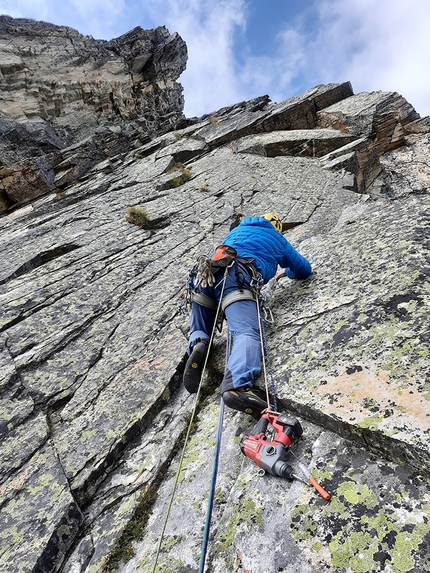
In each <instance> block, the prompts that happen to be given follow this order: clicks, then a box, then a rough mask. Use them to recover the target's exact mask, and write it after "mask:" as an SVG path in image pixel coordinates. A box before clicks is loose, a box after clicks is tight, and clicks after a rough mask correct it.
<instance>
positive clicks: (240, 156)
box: [0, 17, 430, 573]
mask: <svg viewBox="0 0 430 573" xmlns="http://www.w3.org/2000/svg"><path fill="white" fill-rule="evenodd" d="M18 24H19V25H22V26H21V28H20V29H19V30H18V28H19V26H18ZM33 24H34V28H33V27H32V26H33ZM33 24H32V23H31V22H28V21H22V22H20V21H14V20H12V19H8V18H4V17H3V18H2V19H1V26H2V27H1V34H3V36H1V38H0V40H4V38H5V37H6V35H7V34H9V35H10V34H13V33H16V34H24V33H25V34H27V35H29V34H30V31H31V30H33V35H34V37H32V36H31V34H30V35H29V38H28V42H29V43H30V44H32V42H33V41H36V40H35V39H37V38H38V37H39V36H40V34H41V30H46V29H47V28H46V26H48V28H49V29H50V30H51V31H52V45H50V48H49V49H50V50H54V51H55V50H57V51H58V50H60V51H61V50H63V49H64V43H65V42H66V43H67V42H70V41H71V39H73V42H75V44H76V46H80V48H79V49H80V50H81V51H83V53H84V52H85V53H86V54H88V53H91V54H95V55H96V56H97V58H98V61H99V63H100V65H101V66H102V67H101V68H100V69H105V68H106V66H107V68H106V70H107V72H106V73H109V74H116V75H118V74H121V73H122V72H121V70H122V69H123V68H124V67H125V68H126V69H128V70H131V73H132V74H133V76H134V77H135V78H139V82H141V83H140V84H139V85H141V86H143V85H146V87H147V86H148V85H149V84H147V83H146V82H151V81H153V79H154V78H155V77H157V74H158V73H159V71H160V70H162V71H164V72H165V73H166V74H167V76H169V77H171V78H172V79H173V78H174V80H175V81H176V79H177V77H178V75H179V73H180V72H179V68H178V65H179V62H182V63H184V59H183V58H184V48H183V44H182V42H181V41H180V39H179V38H178V37H177V36H176V35H175V34H172V35H170V34H169V33H168V32H167V31H166V30H165V29H163V28H160V29H157V30H156V31H151V32H147V33H146V32H144V31H141V30H139V29H136V30H133V31H132V32H130V33H129V34H126V35H125V36H123V37H122V38H119V39H117V40H112V41H111V42H105V43H97V42H96V41H95V40H93V39H92V38H84V37H82V36H81V35H79V34H78V32H76V31H73V30H71V29H68V28H64V27H55V26H54V27H52V28H51V27H50V26H51V25H48V24H46V25H42V24H40V23H33ZM44 26H45V27H44ZM20 37H21V36H20ZM153 40H154V41H155V40H156V42H155V43H156V47H155V48H154V49H153V51H151V49H152V48H150V46H149V44H151V46H153V47H154V44H153ZM85 50H90V52H86V51H85ZM115 50H116V51H115ZM118 51H121V54H122V56H121V58H119V56H117V55H115V54H117V53H118ZM1 58H2V59H1V61H2V70H4V71H3V72H2V73H3V74H4V75H5V74H6V75H7V74H9V79H11V78H14V80H13V81H14V82H16V89H17V90H18V91H16V92H15V93H20V94H21V96H20V98H17V100H16V102H15V103H14V105H18V106H21V107H22V109H24V108H25V109H26V110H27V111H28V110H30V111H31V110H32V109H35V106H36V103H37V102H35V100H34V97H33V98H32V97H31V93H29V92H27V91H26V90H25V89H24V88H23V85H22V83H20V81H21V80H20V76H19V74H20V73H22V69H23V61H24V58H23V56H22V55H21V54H20V53H18V51H16V50H15V48H13V49H12V48H11V49H10V50H4V49H3V53H2V56H1ZM97 58H96V59H97ZM118 58H119V59H118ZM60 59H61V58H60ZM35 61H36V60H35ZM65 65H66V64H65ZM94 65H95V64H94V62H93V63H91V58H89V59H87V60H86V59H85V58H83V59H79V58H78V59H75V60H74V67H73V69H71V68H70V63H68V64H67V67H66V68H65V69H66V71H67V70H68V73H73V74H78V75H79V74H80V73H82V69H86V66H94ZM80 66H83V68H81V67H80ZM136 81H137V80H136ZM52 89H54V88H52ZM163 89H164V88H163ZM166 89H167V92H169V90H170V89H171V90H172V91H171V92H169V93H170V96H171V99H170V100H169V101H170V104H169V105H172V106H173V108H174V109H175V110H178V108H177V107H176V104H177V103H178V100H177V99H176V100H175V97H177V96H178V92H177V91H175V90H176V88H175V87H174V86H173V85H171V86H170V87H167V88H166ZM19 90H21V91H19ZM54 91H55V90H54ZM167 92H166V98H167V99H169V97H170V96H169V95H167ZM91 93H92V95H91V98H95V97H96V93H95V91H94V90H93V92H91ZM97 93H98V94H99V95H98V96H97V97H100V98H101V99H102V95H101V92H97ZM175 93H176V96H175ZM120 95H121V94H119V93H118V94H116V95H115V97H114V98H113V102H114V103H115V102H116V103H115V105H118V106H119V108H118V109H120V113H119V112H118V113H119V115H118V114H116V115H115V117H113V116H112V109H111V110H110V111H109V109H108V108H106V111H103V109H102V110H101V111H100V118H103V122H104V125H103V127H102V128H101V129H99V130H98V131H97V132H94V133H92V134H91V135H88V134H85V138H82V139H80V140H79V141H70V140H69V139H68V137H69V135H70V134H71V133H73V134H74V135H73V137H75V136H76V137H77V134H78V132H79V129H78V128H77V123H76V115H74V113H72V112H71V111H70V110H69V109H68V107H67V106H66V107H65V108H64V110H63V111H62V112H61V113H59V115H55V113H54V112H53V115H52V116H51V117H52V118H54V119H52V122H51V121H47V120H46V118H43V117H42V121H41V120H39V119H38V120H37V121H35V122H32V121H23V122H22V128H23V130H24V131H22V132H19V130H18V128H17V125H16V122H15V123H13V122H14V121H15V120H13V119H8V121H9V122H11V123H9V124H8V125H9V127H11V126H12V127H11V128H13V129H16V131H15V133H16V137H17V138H18V139H17V141H20V139H19V138H20V137H21V138H22V137H24V136H25V133H30V131H31V133H32V139H31V142H30V143H29V147H28V149H32V150H39V151H40V155H43V154H45V155H46V156H47V157H48V159H49V161H54V160H55V161H54V163H55V168H52V170H51V171H49V169H45V167H43V169H44V170H45V171H43V169H42V171H43V173H45V174H46V180H45V183H46V182H48V183H49V185H48V183H46V184H47V187H45V188H44V193H45V194H44V195H43V197H39V198H36V199H34V196H31V197H33V198H32V199H31V201H30V202H28V203H27V204H26V205H25V206H21V207H18V205H15V207H13V208H11V206H10V203H8V201H10V197H9V196H8V197H9V199H7V197H6V199H5V203H8V208H9V211H7V213H6V214H5V215H4V216H3V217H1V218H0V237H1V252H2V264H1V267H0V398H1V409H0V411H1V425H0V431H1V436H2V441H1V443H0V462H1V463H0V495H1V502H0V503H1V512H0V538H1V546H0V568H1V569H2V570H3V569H4V570H7V571H8V572H11V573H15V572H18V571H19V572H22V571H25V572H27V571H28V572H30V571H37V572H40V573H42V572H48V571H49V572H51V571H52V572H54V571H55V572H59V573H101V572H102V571H113V570H115V569H117V570H119V571H121V573H135V572H137V571H141V572H146V571H148V572H150V571H153V568H154V562H155V556H156V551H157V545H158V543H159V541H160V537H161V534H162V526H163V522H164V519H165V517H166V513H167V510H168V506H169V500H170V496H171V494H172V490H173V487H174V484H175V480H176V479H178V483H177V491H176V492H175V496H174V497H173V501H172V507H171V513H170V516H169V519H168V520H167V521H166V529H165V534H164V536H163V539H161V545H160V549H161V551H160V555H159V563H158V571H160V572H161V571H165V572H172V571H175V572H182V573H185V572H188V573H191V572H196V571H197V570H198V568H199V559H200V554H201V544H202V535H203V528H204V522H205V517H206V513H207V509H206V501H207V495H208V491H209V483H210V476H211V468H212V456H213V450H214V442H215V434H216V427H217V424H218V415H219V404H220V397H219V394H218V387H219V383H220V380H221V378H222V374H223V369H224V356H225V349H224V347H225V342H224V335H225V330H224V332H223V333H217V334H216V336H215V342H214V352H213V355H212V357H211V360H210V362H209V364H208V371H207V373H206V376H205V378H204V380H203V392H204V394H205V398H204V400H203V399H202V400H200V401H199V403H196V404H195V403H194V399H193V396H190V395H189V394H188V393H187V392H186V391H185V389H184V388H183V386H182V384H181V375H182V370H183V367H184V352H185V348H186V343H187V337H188V314H187V312H184V310H186V309H185V307H184V299H183V298H181V296H182V295H183V293H184V291H185V287H186V282H187V276H188V269H189V268H190V267H191V266H192V265H193V263H194V261H195V260H196V258H197V256H198V255H200V254H203V253H208V252H209V251H211V250H212V249H213V247H214V246H216V245H217V244H219V243H221V242H222V240H223V238H224V237H225V235H226V234H227V232H228V231H229V229H230V226H231V225H232V224H233V223H235V222H237V221H238V220H240V218H241V217H242V216H243V215H259V214H261V213H265V212H268V211H273V212H276V213H277V214H278V215H279V216H280V218H281V219H282V221H283V224H284V234H285V236H286V237H287V238H288V240H289V241H290V242H291V243H292V244H293V245H294V246H295V247H297V248H298V249H299V250H300V252H301V253H303V254H304V255H305V256H306V257H308V258H309V260H310V261H311V263H312V265H313V268H314V273H313V275H312V276H311V277H309V279H307V280H305V281H289V280H287V279H284V281H283V282H280V283H278V286H277V287H276V289H275V290H274V293H273V296H272V298H271V301H270V306H271V309H272V312H273V315H274V318H275V322H274V324H267V325H266V336H267V342H268V347H269V353H270V363H271V367H272V369H273V375H274V379H275V382H276V398H277V404H278V407H279V409H281V410H282V411H285V412H287V413H289V414H290V415H294V416H296V417H298V418H299V419H300V421H301V423H302V425H303V427H304V435H303V437H302V438H301V439H300V440H297V441H296V442H295V443H293V447H292V450H293V451H294V453H295V455H296V456H297V459H299V460H302V461H304V462H305V463H306V464H307V465H309V466H310V467H311V469H312V471H313V473H314V475H315V476H316V477H317V478H318V479H319V481H320V482H321V483H322V485H323V486H324V487H325V488H326V489H327V490H328V491H329V492H330V493H331V495H332V500H331V502H330V503H326V502H325V501H324V500H323V499H322V498H320V497H319V496H318V495H317V493H316V492H315V491H314V490H313V489H311V488H309V487H308V486H307V485H305V484H303V483H302V482H301V481H298V480H296V481H294V482H292V483H291V482H288V481H286V480H282V479H281V478H275V477H271V476H267V475H266V476H264V477H258V476H257V475H256V473H257V470H258V468H257V466H256V465H255V464H253V463H252V462H251V461H250V460H249V459H247V458H244V457H243V456H242V454H241V452H240V449H239V446H238V442H239V439H240V437H241V436H242V435H243V434H244V433H247V432H250V431H251V430H252V425H253V422H252V420H251V419H250V418H248V417H247V416H246V415H244V414H240V413H233V412H232V411H231V410H228V409H227V411H226V413H225V420H224V435H223V442H222V449H221V458H220V467H219V472H218V482H217V489H216V496H215V505H214V513H213V519H212V529H211V534H210V538H209V546H208V555H207V562H206V570H207V571H208V572H209V571H210V572H212V573H215V572H221V571H222V572H224V571H232V572H236V573H239V572H241V573H244V572H245V571H248V572H257V571H258V573H266V572H267V573H273V572H274V571H288V572H289V573H310V572H317V571H318V572H320V571H325V570H329V571H333V572H335V573H352V572H360V571H366V572H378V571H387V572H391V573H398V572H404V573H406V572H412V571H413V572H418V571H419V572H425V571H429V570H430V565H429V561H428V557H427V556H428V553H429V545H428V539H429V536H430V531H429V525H428V524H429V518H430V515H429V504H428V499H429V496H430V486H429V481H428V476H429V470H430V459H429V428H430V425H429V419H430V418H429V408H428V404H429V396H430V394H429V387H428V382H429V380H428V372H429V354H428V352H429V350H428V348H429V341H428V326H427V324H428V315H429V311H428V308H429V305H428V302H429V296H430V292H429V291H430V283H429V273H430V259H429V252H430V244H429V237H430V229H429V224H430V221H429V217H428V212H429V180H430V177H429V170H428V155H429V146H430V140H429V135H428V131H429V125H428V122H427V121H426V119H425V118H424V119H421V118H419V117H417V114H416V112H415V111H414V110H413V108H412V106H411V105H410V104H409V103H408V102H406V101H405V100H404V99H403V98H402V97H401V96H399V95H398V94H393V93H389V94H387V93H384V92H377V93H374V94H356V95H353V93H352V88H351V85H350V84H349V82H347V83H345V84H329V85H327V86H317V87H316V88H313V89H312V90H309V91H308V92H306V93H305V94H302V95H300V96H296V97H294V98H291V99H288V100H286V101H285V102H282V103H279V104H271V103H270V100H269V98H268V96H263V97H261V98H255V99H254V100H251V101H250V102H241V103H238V104H236V105H233V106H229V107H227V108H223V109H222V110H218V112H213V113H212V114H207V115H206V116H203V117H202V118H191V119H188V120H187V119H186V118H179V117H177V118H176V120H177V121H176V120H175V121H172V122H171V123H170V124H169V125H170V127H169V128H167V127H166V125H167V124H166V123H163V122H164V119H165V121H166V122H167V123H169V121H170V120H169V119H168V118H167V119H166V116H165V115H164V116H163V117H164V119H160V118H161V116H162V115H163V113H164V111H165V108H164V105H165V103H166V100H163V103H161V111H160V110H159V111H160V113H161V112H162V113H161V115H160V118H159V119H160V122H159V123H158V127H157V129H156V130H154V131H153V132H152V133H151V134H149V132H148V131H146V133H145V134H143V135H141V136H139V135H138V129H137V127H136V125H137V124H136V121H137V119H136V118H135V117H131V116H132V115H133V113H134V112H133V110H129V109H128V108H127V105H128V104H127V103H125V100H121V97H120ZM2 97H5V96H4V93H2ZM88 97H90V96H88ZM172 98H173V99H172ZM108 99H109V98H108ZM44 101H45V100H44ZM46 101H48V100H47V99H46ZM77 101H78V100H77ZM100 101H101V100H100ZM121 101H122V103H121ZM154 101H155V100H154ZM175 101H176V103H175ZM39 103H40V102H39ZM39 103H37V105H39ZM45 103H46V102H45ZM111 104H112V105H113V103H112V102H111ZM111 104H109V105H111ZM44 105H45V104H44ZM58 105H60V104H58ZM121 106H122V107H121ZM46 109H48V108H46ZM53 109H54V111H55V106H54V108H53ZM61 109H63V108H61ZM30 111H28V113H30ZM46 113H48V112H46ZM128 113H129V114H131V116H130V117H128V116H127V114H128ZM109 114H111V116H109ZM179 115H180V114H179ZM126 116H127V117H126ZM179 120H180V121H179ZM12 124H13V125H12ZM48 124H49V125H50V126H51V127H52V130H53V131H51V129H50V128H49V129H48V127H47V126H48ZM60 124H61V129H60V127H59V126H60ZM89 125H91V122H90V123H89ZM163 126H164V127H163ZM13 129H12V131H13ZM68 130H69V131H68ZM12 131H11V132H10V133H12ZM67 134H69V135H67ZM79 137H80V136H79ZM125 138H128V139H129V142H130V145H123V142H124V140H125ZM10 149H12V148H11V147H10V146H9V147H8V146H7V145H6V146H5V147H4V148H3V151H2V153H4V157H5V158H6V159H7V158H8V157H9V155H8V153H9V151H10ZM103 149H104V150H105V151H103V152H100V150H103ZM106 150H107V151H106ZM23 157H24V155H23ZM54 163H51V164H50V165H51V166H52V165H54ZM8 169H9V171H8ZM42 171H40V173H42ZM16 173H17V171H16V170H15V171H13V170H12V169H10V168H7V167H3V168H2V172H1V174H0V177H1V181H2V184H3V188H2V190H3V191H2V190H1V189H0V194H1V193H2V192H3V195H2V197H3V198H4V197H5V182H6V184H7V178H8V177H12V179H13V178H14V177H16V176H17V175H16ZM52 177H53V179H52ZM51 184H52V185H53V188H55V189H56V190H55V191H54V190H50V189H51V187H50V185H51ZM24 187H25V186H24ZM6 195H7V194H6ZM23 197H24V195H23ZM31 197H30V196H29V195H27V199H26V200H28V199H30V198H31ZM17 200H18V199H17ZM21 200H22V199H19V201H21ZM131 207H134V208H137V209H140V210H144V211H145V213H146V216H147V218H148V220H149V223H148V225H147V228H141V227H138V226H136V225H134V224H131V223H130V222H129V218H128V217H127V215H128V211H129V209H130V208H131ZM263 386H264V380H263V379H261V378H260V379H258V380H257V381H256V391H257V392H258V391H260V390H259V389H261V388H262V387H263ZM271 392H272V394H271V400H274V396H273V391H272V390H271ZM194 407H195V408H196V410H199V414H198V416H199V419H198V420H196V424H195V427H193V431H192V432H191V434H190V436H189V440H188V443H187V447H186V448H185V450H183V456H182V462H180V459H181V453H182V450H181V444H182V443H183V439H184V434H185V432H186V430H187V428H188V421H189V418H190V414H191V413H192V412H193V410H194ZM288 456H289V459H290V460H291V463H293V464H296V459H295V458H294V456H293V455H292V454H291V453H289V454H288ZM180 463H181V465H182V469H181V472H180V473H179V474H178V476H179V477H178V478H177V471H178V469H179V464H180ZM295 467H296V469H297V471H298V470H299V468H298V466H296V465H295ZM133 554H134V556H133ZM121 556H125V557H127V559H126V562H124V563H123V562H122V561H121Z"/></svg>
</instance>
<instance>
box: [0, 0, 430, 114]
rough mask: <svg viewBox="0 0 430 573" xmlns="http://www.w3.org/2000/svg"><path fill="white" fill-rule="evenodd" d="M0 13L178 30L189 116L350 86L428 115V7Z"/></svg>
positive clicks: (181, 0)
mask: <svg viewBox="0 0 430 573" xmlns="http://www.w3.org/2000/svg"><path fill="white" fill-rule="evenodd" d="M0 14H8V15H10V16H13V17H16V18H19V17H22V18H33V19H35V20H44V21H47V22H51V23H53V24H61V25H67V26H70V27H72V28H75V29H77V30H78V31H79V32H81V33H82V34H85V35H91V36H93V37H94V38H101V39H105V40H110V39H112V38H115V37H118V36H120V35H122V34H124V33H126V32H128V31H129V30H131V29H133V28H134V27H135V26H141V27H142V28H144V29H150V28H156V27H157V26H166V27H167V29H168V30H169V31H170V32H171V33H173V32H178V33H179V34H180V35H181V36H182V38H183V39H184V40H185V42H186V43H187V46H188V64H187V69H186V71H185V72H184V73H183V74H182V76H181V77H180V79H179V82H180V83H181V84H182V85H183V87H184V96H185V114H186V116H187V117H192V116H200V115H203V114H205V113H211V112H213V111H216V110H217V109H219V108H221V107H223V106H226V105H231V104H234V103H238V102H240V101H243V100H249V99H252V98H254V97H258V96H261V95H265V94H268V95H269V96H270V98H271V99H272V101H274V102H280V101H282V100H284V99H287V98H288V97H291V96H293V95H296V94H299V93H302V92H303V91H306V90H307V89H309V88H311V87H313V86H315V85H317V84H320V83H331V82H343V81H347V80H349V81H351V83H352V86H353V89H354V92H355V93H358V92H361V91H375V90H383V91H396V92H398V93H400V94H402V95H403V96H404V97H405V98H406V99H407V100H408V101H409V102H410V103H411V104H412V105H413V106H414V107H415V109H416V110H417V111H418V113H420V114H421V116H426V115H430V34H429V32H428V25H429V22H430V0H217V1H215V0H60V1H59V0H0Z"/></svg>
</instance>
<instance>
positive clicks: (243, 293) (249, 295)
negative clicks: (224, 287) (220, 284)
mask: <svg viewBox="0 0 430 573" xmlns="http://www.w3.org/2000/svg"><path fill="white" fill-rule="evenodd" d="M238 300H255V295H254V293H253V292H252V291H251V290H249V289H242V290H234V291H233V292H229V293H228V295H227V296H225V297H224V298H223V300H222V303H221V308H222V310H223V311H224V310H225V309H226V308H227V307H228V306H230V304H233V303H234V302H237V301H238Z"/></svg>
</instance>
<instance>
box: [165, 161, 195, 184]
mask: <svg viewBox="0 0 430 573" xmlns="http://www.w3.org/2000/svg"><path fill="white" fill-rule="evenodd" d="M175 171H180V172H181V175H180V176H179V177H174V178H173V179H171V180H170V186H171V187H172V189H174V188H175V187H179V186H180V185H183V184H184V183H186V182H187V181H189V180H190V179H191V171H190V170H189V169H188V167H185V165H182V163H176V165H175V166H174V167H173V168H172V169H171V170H170V171H169V173H174V172H175Z"/></svg>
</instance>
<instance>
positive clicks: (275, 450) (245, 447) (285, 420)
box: [240, 412, 303, 480]
mask: <svg viewBox="0 0 430 573" xmlns="http://www.w3.org/2000/svg"><path fill="white" fill-rule="evenodd" d="M269 423H270V424H271V425H272V426H273V428H274V429H275V432H276V435H275V437H274V439H273V441H272V442H268V441H267V439H266V430H267V426H268V425H269ZM302 434H303V428H302V426H301V424H300V422H299V421H298V420H296V419H295V418H290V417H289V416H284V415H283V414H278V413H275V412H266V413H265V414H263V415H262V416H261V418H260V419H259V421H258V422H257V424H256V425H255V428H254V432H253V434H245V435H244V436H243V437H242V439H241V441H240V449H241V451H242V454H244V455H245V456H247V457H248V458H250V459H251V460H253V461H254V462H255V463H256V464H257V465H258V466H259V467H260V468H261V469H263V470H264V471H266V472H267V473H269V474H271V475H273V476H279V477H283V478H287V479H289V480H293V479H294V478H295V476H294V475H293V472H294V470H293V468H292V466H291V465H290V464H288V463H287V462H286V461H285V454H286V449H287V448H289V447H290V446H291V444H292V441H293V438H295V437H296V438H299V437H300V436H301V435H302Z"/></svg>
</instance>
